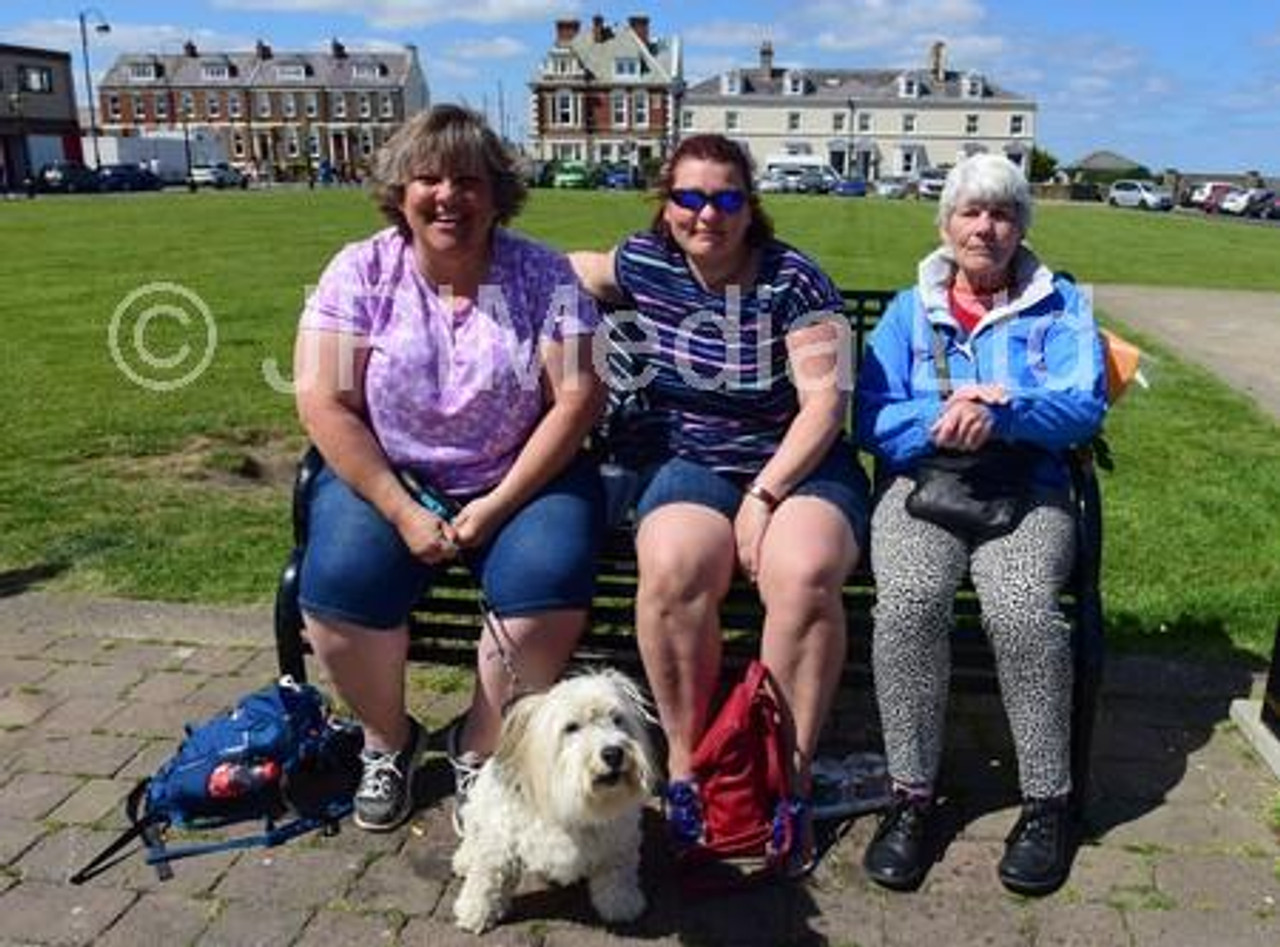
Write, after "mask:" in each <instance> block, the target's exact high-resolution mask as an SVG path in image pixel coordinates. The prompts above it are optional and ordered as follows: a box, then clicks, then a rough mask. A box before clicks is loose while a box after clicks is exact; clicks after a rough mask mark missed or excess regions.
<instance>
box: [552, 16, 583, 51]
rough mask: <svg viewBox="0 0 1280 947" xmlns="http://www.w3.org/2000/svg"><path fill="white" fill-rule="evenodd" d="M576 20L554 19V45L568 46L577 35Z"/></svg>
mask: <svg viewBox="0 0 1280 947" xmlns="http://www.w3.org/2000/svg"><path fill="white" fill-rule="evenodd" d="M578 25H579V24H578V21H577V20H556V45H557V46H568V45H569V44H570V43H572V42H573V40H574V37H576V36H577V35H578Z"/></svg>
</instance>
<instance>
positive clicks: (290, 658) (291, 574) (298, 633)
mask: <svg viewBox="0 0 1280 947" xmlns="http://www.w3.org/2000/svg"><path fill="white" fill-rule="evenodd" d="M301 565H302V550H301V549H300V548H299V549H294V550H293V552H291V553H290V554H289V560H288V561H287V562H286V563H285V566H284V568H283V569H282V570H281V571H280V584H279V585H278V586H277V587H276V608H275V626H276V629H275V630H276V661H277V662H278V663H279V665H280V673H281V674H288V675H289V676H290V677H292V678H293V679H294V680H295V681H298V682H299V683H301V682H303V681H305V680H306V679H307V666H306V663H305V662H304V661H303V647H302V610H301V609H300V608H299V607H298V571H299V569H300V567H301Z"/></svg>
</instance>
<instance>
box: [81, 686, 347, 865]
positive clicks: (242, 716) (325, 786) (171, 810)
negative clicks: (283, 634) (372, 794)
mask: <svg viewBox="0 0 1280 947" xmlns="http://www.w3.org/2000/svg"><path fill="white" fill-rule="evenodd" d="M186 734H187V735H186V738H185V739H184V740H183V741H182V745H181V746H179V747H178V750H177V752H176V753H175V754H174V755H173V756H172V757H171V758H170V759H169V760H168V761H166V762H165V763H164V764H163V765H162V766H161V767H160V768H159V769H158V770H157V771H156V773H155V775H154V776H151V777H149V778H148V779H144V780H142V781H141V782H140V783H138V785H137V786H135V787H134V788H133V790H132V792H130V793H129V797H128V800H127V801H126V804H125V813H126V815H127V816H128V819H129V828H128V829H126V830H125V831H124V833H123V834H122V835H121V836H120V837H119V838H117V839H116V840H115V841H114V842H112V843H111V844H110V845H108V846H107V848H105V849H104V850H103V851H102V852H101V853H100V854H99V855H98V856H97V857H95V858H94V859H93V861H91V862H90V863H89V864H88V865H86V866H85V867H84V868H83V869H81V870H80V871H78V872H76V874H74V875H73V876H72V877H71V879H70V881H71V883H72V884H82V883H83V882H85V881H87V880H88V879H89V878H92V877H93V876H95V875H97V874H99V873H100V872H102V871H105V870H106V869H107V868H110V867H111V866H112V865H114V864H116V862H117V861H119V860H120V858H115V859H114V860H111V861H108V860H109V859H112V856H115V855H116V854H117V853H118V852H119V851H120V850H121V849H122V848H124V847H125V846H126V845H128V844H129V843H130V842H131V841H133V840H134V839H135V838H139V837H140V838H141V839H142V841H143V844H144V845H145V846H146V849H147V864H149V865H154V866H155V868H156V872H157V874H158V875H159V876H160V879H161V880H167V879H169V878H171V877H173V871H172V869H170V867H169V862H171V861H174V860H175V859H179V858H187V857H190V856H192V855H203V854H206V853H209V852H217V851H224V850H226V849H232V848H249V847H252V846H258V845H263V846H274V845H279V844H281V843H282V842H286V841H288V840H289V839H291V838H296V837H297V836H299V835H302V834H303V833H305V832H310V831H312V830H313V829H323V830H324V831H325V833H326V834H333V833H334V832H336V831H337V828H338V822H339V821H340V820H341V819H343V818H344V817H345V816H347V815H348V814H349V813H350V812H351V809H352V799H353V797H354V795H355V790H356V787H357V785H358V784H359V781H360V750H361V747H362V745H363V742H364V739H363V734H362V732H361V730H360V728H359V727H358V726H356V725H355V724H352V723H350V722H346V721H341V720H338V719H336V718H334V717H331V716H330V714H329V711H328V708H327V706H326V704H325V699H324V697H323V695H322V694H321V693H320V691H318V690H316V688H314V687H312V686H311V685H310V684H305V683H304V684H298V683H295V682H294V681H293V679H292V678H289V677H283V678H281V679H280V681H279V682H277V683H275V684H272V685H270V686H268V687H265V688H263V689H262V690H259V691H255V692H254V693H252V694H249V695H247V696H245V697H243V698H241V699H240V701H239V702H238V703H237V704H236V705H235V707H233V708H231V709H230V710H226V711H223V712H222V713H220V714H218V715H217V716H215V717H213V718H212V719H211V720H208V721H206V722H205V723H202V724H200V725H198V726H193V725H191V724H187V727H186ZM287 813H292V818H291V819H289V821H287V822H279V821H277V820H279V819H281V818H282V817H284V816H285V815H286V814H287ZM251 819H261V820H263V822H264V828H263V831H262V832H261V833H260V834H257V835H252V836H248V837H240V838H232V839H222V840H218V841H213V842H202V843H196V844H190V845H184V846H181V847H176V848H169V847H167V846H166V845H165V842H164V833H165V830H166V829H168V828H169V827H170V826H177V827H179V828H185V829H211V828H217V827H219V826H225V825H230V824H232V823H235V822H243V821H246V820H251ZM121 857H123V856H121Z"/></svg>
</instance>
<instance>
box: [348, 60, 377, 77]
mask: <svg viewBox="0 0 1280 947" xmlns="http://www.w3.org/2000/svg"><path fill="white" fill-rule="evenodd" d="M381 76H382V66H381V65H380V64H379V63H376V62H353V63H352V64H351V78H352V79H377V78H379V77H381Z"/></svg>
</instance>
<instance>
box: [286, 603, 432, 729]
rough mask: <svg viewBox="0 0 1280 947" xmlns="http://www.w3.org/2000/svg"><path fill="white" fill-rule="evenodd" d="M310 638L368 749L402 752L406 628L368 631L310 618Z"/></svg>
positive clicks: (353, 625)
mask: <svg viewBox="0 0 1280 947" xmlns="http://www.w3.org/2000/svg"><path fill="white" fill-rule="evenodd" d="M306 625H307V638H308V639H309V640H310V642H311V648H312V650H313V651H314V652H315V656H316V659H317V660H318V661H319V662H320V666H321V667H322V668H324V671H325V673H326V674H327V675H328V677H329V679H330V680H331V681H332V682H333V688H334V690H335V691H337V693H338V696H339V697H340V698H342V701H343V703H345V704H346V705H347V706H348V707H350V708H351V711H352V713H354V714H355V715H356V717H357V718H358V719H359V721H360V724H361V726H362V727H363V728H364V739H365V745H366V746H369V747H371V748H373V749H377V750H391V751H396V752H399V751H400V750H401V749H402V748H403V747H404V745H405V743H406V742H408V739H409V725H408V721H407V719H406V718H405V706H404V669H405V661H406V658H407V655H408V648H409V631H408V629H407V628H406V627H404V626H401V627H399V628H392V629H381V628H366V627H364V626H362V625H356V624H351V623H349V622H340V621H334V620H331V619H322V618H318V617H317V616H315V615H307V616H306Z"/></svg>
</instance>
